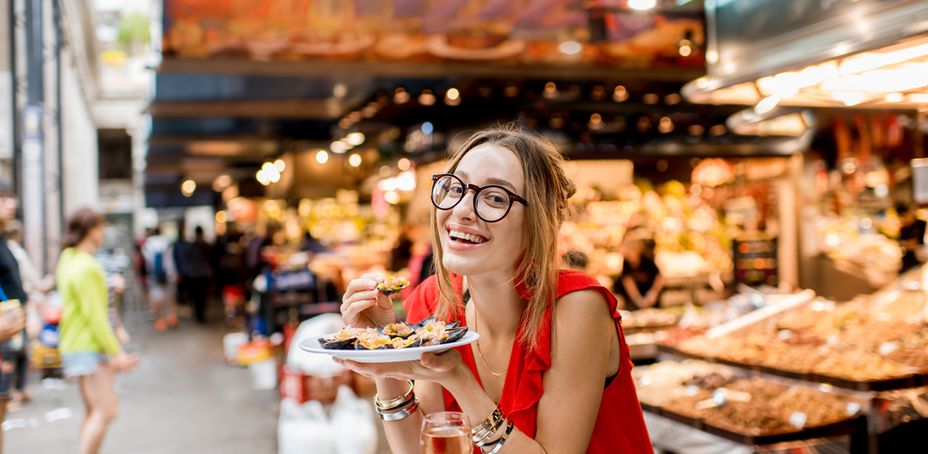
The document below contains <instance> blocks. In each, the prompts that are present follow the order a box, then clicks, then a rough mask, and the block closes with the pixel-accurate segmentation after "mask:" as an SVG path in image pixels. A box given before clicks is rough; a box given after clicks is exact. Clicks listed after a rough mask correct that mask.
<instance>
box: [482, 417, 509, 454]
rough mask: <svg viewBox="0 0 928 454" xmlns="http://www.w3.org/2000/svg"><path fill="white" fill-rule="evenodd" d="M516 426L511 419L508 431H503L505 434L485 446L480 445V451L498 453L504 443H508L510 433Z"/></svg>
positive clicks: (490, 453)
mask: <svg viewBox="0 0 928 454" xmlns="http://www.w3.org/2000/svg"><path fill="white" fill-rule="evenodd" d="M514 427H515V425H513V424H512V421H509V423H508V425H507V426H506V431H505V432H503V436H502V437H499V439H497V440H496V441H492V442H490V443H487V444H485V445H483V446H480V452H482V453H483V454H497V453H498V452H499V451H500V450H501V449H503V445H505V444H506V440H508V439H509V435H510V434H512V429H513V428H514ZM491 446H492V448H491ZM488 448H489V449H488Z"/></svg>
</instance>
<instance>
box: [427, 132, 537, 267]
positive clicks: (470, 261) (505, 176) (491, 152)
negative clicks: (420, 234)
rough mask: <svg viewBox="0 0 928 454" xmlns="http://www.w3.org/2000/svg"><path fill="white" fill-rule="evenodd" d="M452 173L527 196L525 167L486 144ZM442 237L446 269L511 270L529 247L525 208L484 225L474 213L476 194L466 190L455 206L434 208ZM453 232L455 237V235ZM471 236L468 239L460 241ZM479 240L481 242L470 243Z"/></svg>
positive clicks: (517, 205)
mask: <svg viewBox="0 0 928 454" xmlns="http://www.w3.org/2000/svg"><path fill="white" fill-rule="evenodd" d="M454 174H455V175H456V176H457V177H458V178H460V179H461V181H463V182H464V183H465V184H475V185H477V186H480V187H483V186H487V185H491V184H492V185H498V186H502V187H504V188H506V189H508V190H509V191H511V192H513V193H515V194H516V195H519V196H522V197H525V180H524V178H523V175H522V166H521V164H520V163H519V160H518V158H517V157H516V155H515V154H514V153H513V152H511V151H509V150H508V149H506V148H503V147H500V146H497V145H493V144H483V145H479V146H477V147H474V148H473V149H472V150H470V151H469V152H467V154H465V155H464V157H463V158H462V159H461V161H460V162H459V163H458V166H457V169H456V170H455V171H454ZM436 211H437V218H436V220H437V223H436V224H437V225H438V230H439V232H438V233H439V238H440V240H441V246H442V250H443V251H444V256H443V260H442V264H443V265H444V266H445V268H447V269H448V271H450V272H452V273H456V274H462V275H469V276H473V275H478V274H484V273H499V272H511V271H512V270H513V268H514V266H515V263H516V260H518V258H519V256H520V255H521V254H522V251H523V249H524V247H525V244H524V238H523V237H522V223H523V221H524V218H525V207H524V206H523V205H522V204H520V203H518V202H515V203H513V204H512V209H510V210H509V214H507V215H506V217H504V218H503V219H502V220H500V221H498V222H492V223H489V222H485V221H483V220H482V219H480V218H479V217H478V216H477V214H476V213H475V212H474V192H473V191H467V192H466V193H465V195H464V198H463V199H461V201H460V203H458V204H457V205H456V206H455V207H454V208H452V209H450V210H436ZM452 232H454V237H453V235H452ZM460 234H468V238H466V239H462V238H460ZM474 239H476V240H477V241H476V242H474V241H471V240H474Z"/></svg>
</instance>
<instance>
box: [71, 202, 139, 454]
mask: <svg viewBox="0 0 928 454" xmlns="http://www.w3.org/2000/svg"><path fill="white" fill-rule="evenodd" d="M103 224H104V219H103V216H102V215H101V214H99V213H97V212H95V211H93V210H90V209H87V208H83V209H80V210H78V211H76V212H75V213H74V214H72V215H71V217H70V218H69V219H68V230H67V233H66V234H65V238H64V250H62V251H61V256H60V257H59V258H58V267H57V270H56V273H55V276H56V279H57V282H58V292H59V294H60V295H61V300H62V304H63V308H62V314H61V324H60V326H59V330H60V343H59V346H58V349H59V350H60V352H61V360H62V366H63V368H64V373H65V375H67V376H68V377H72V378H77V379H78V381H79V384H80V390H81V395H82V396H83V398H84V404H85V406H86V407H87V408H86V410H87V413H86V414H87V417H86V419H85V420H84V424H83V425H82V426H81V435H80V453H81V454H95V453H97V452H99V450H100V446H101V445H102V444H103V437H104V435H106V430H107V428H108V427H109V425H110V424H111V423H112V422H113V420H114V419H115V418H116V414H117V409H118V398H117V396H116V390H115V387H114V383H115V378H116V372H124V371H128V370H131V369H133V368H134V367H135V366H136V365H137V364H138V358H136V357H135V356H133V355H129V354H127V353H126V352H125V351H123V349H122V346H121V344H120V343H119V340H118V339H117V337H116V334H115V333H114V332H113V328H112V327H111V326H110V321H109V314H108V305H109V298H108V294H107V289H106V277H105V275H104V273H103V268H101V267H100V264H99V263H97V260H96V259H95V258H94V257H93V254H94V253H95V252H96V251H97V249H99V248H100V246H101V245H102V244H103Z"/></svg>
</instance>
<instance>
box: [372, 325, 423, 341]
mask: <svg viewBox="0 0 928 454" xmlns="http://www.w3.org/2000/svg"><path fill="white" fill-rule="evenodd" d="M380 332H382V333H383V334H384V335H386V336H390V337H402V338H404V339H405V338H407V337H409V336H410V335H412V334H413V333H414V332H415V329H414V327H412V326H409V325H407V324H405V323H402V322H400V323H391V324H389V325H387V326H384V327H383V329H382V330H380Z"/></svg>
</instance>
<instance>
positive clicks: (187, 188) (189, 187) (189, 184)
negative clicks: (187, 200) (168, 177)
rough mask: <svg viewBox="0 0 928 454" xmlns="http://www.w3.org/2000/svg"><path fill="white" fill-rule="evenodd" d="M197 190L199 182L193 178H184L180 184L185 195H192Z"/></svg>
mask: <svg viewBox="0 0 928 454" xmlns="http://www.w3.org/2000/svg"><path fill="white" fill-rule="evenodd" d="M196 190H197V183H196V182H195V181H193V180H189V179H188V180H184V182H183V183H181V184H180V192H181V193H183V194H184V197H190V196H192V195H193V193H194V192H195V191H196Z"/></svg>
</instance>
